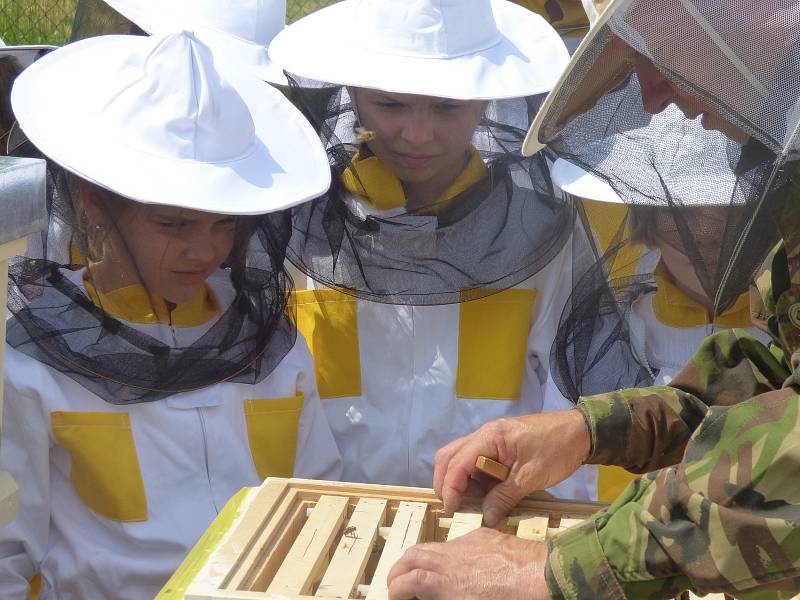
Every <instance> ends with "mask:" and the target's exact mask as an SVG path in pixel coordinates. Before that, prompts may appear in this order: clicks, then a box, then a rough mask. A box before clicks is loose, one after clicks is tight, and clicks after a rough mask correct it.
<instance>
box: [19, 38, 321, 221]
mask: <svg viewBox="0 0 800 600" xmlns="http://www.w3.org/2000/svg"><path fill="white" fill-rule="evenodd" d="M11 102H12V106H13V109H14V112H15V114H16V117H17V119H18V121H19V124H20V126H21V127H22V129H23V131H24V132H25V134H26V135H27V136H28V137H29V138H30V140H31V141H32V142H33V143H34V144H35V145H36V146H37V147H38V148H39V149H40V150H41V151H42V152H43V153H44V154H45V155H47V156H48V157H50V158H51V159H52V160H54V161H55V162H57V163H59V164H61V165H62V166H63V167H65V168H66V169H68V170H70V171H72V172H73V173H75V174H77V175H79V176H80V177H83V178H84V179H87V180H89V181H92V182H94V183H96V184H98V185H100V186H102V187H105V188H107V189H109V190H112V191H113V192H116V193H117V194H120V195H122V196H125V197H127V198H130V199H132V200H136V201H139V202H144V203H155V204H167V205H172V206H180V207H184V208H191V209H196V210H202V211H208V212H215V213H226V214H239V215H247V214H263V213H267V212H271V211H275V210H279V209H283V208H287V207H290V206H293V205H296V204H299V203H301V202H304V201H306V200H309V199H311V198H314V197H316V196H319V195H321V194H323V193H324V192H325V191H326V190H327V188H328V186H329V184H330V168H329V166H328V159H327V156H326V154H325V151H324V149H323V147H322V145H321V143H320V141H319V137H318V136H317V135H316V133H315V132H314V130H313V129H312V128H311V126H310V125H309V124H308V122H307V121H306V120H305V119H304V118H303V116H302V115H301V114H300V112H299V111H298V110H297V109H296V108H294V106H293V105H292V104H291V103H290V102H289V101H288V100H286V98H285V97H284V96H283V94H282V93H281V92H279V91H278V90H276V89H274V88H273V87H272V86H270V85H269V84H268V83H266V82H264V81H260V80H259V79H256V78H255V77H252V76H250V75H249V74H248V73H246V72H244V71H242V70H241V69H239V68H235V67H233V66H230V65H227V64H226V63H225V62H224V61H219V60H217V61H216V62H215V59H214V56H213V54H212V52H211V50H210V49H209V48H208V47H207V46H206V45H205V44H203V43H202V42H200V41H199V40H198V39H197V38H196V37H195V36H194V35H193V34H190V33H186V32H184V33H177V34H169V35H166V36H158V37H157V36H152V37H141V36H103V37H96V38H89V39H86V40H83V41H80V42H76V43H74V44H70V45H68V46H65V47H63V48H60V49H58V50H55V51H53V52H51V53H50V54H48V55H47V56H44V57H43V58H41V59H40V60H38V61H36V62H35V63H34V64H33V65H31V66H30V67H28V68H27V69H26V70H25V71H23V73H22V74H21V75H20V76H19V77H18V78H17V81H16V83H15V85H14V88H13V90H12V94H11Z"/></svg>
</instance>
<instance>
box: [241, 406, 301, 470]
mask: <svg viewBox="0 0 800 600" xmlns="http://www.w3.org/2000/svg"><path fill="white" fill-rule="evenodd" d="M302 410H303V392H298V393H297V395H296V396H295V397H294V398H267V399H263V400H245V402H244V418H245V420H246V421H247V438H248V440H249V441H250V453H251V454H252V455H253V462H254V463H255V465H256V472H258V476H259V477H260V478H261V479H266V478H267V477H291V476H292V473H293V472H294V458H295V452H296V450H297V431H298V429H299V428H300V413H301V412H302Z"/></svg>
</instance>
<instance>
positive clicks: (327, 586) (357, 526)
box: [314, 498, 386, 598]
mask: <svg viewBox="0 0 800 600" xmlns="http://www.w3.org/2000/svg"><path fill="white" fill-rule="evenodd" d="M385 519H386V500H379V499H377V498H361V499H359V501H358V504H357V505H356V508H355V510H354V511H353V516H352V517H350V520H349V521H348V522H347V527H345V534H344V535H343V536H342V538H341V540H340V541H339V545H338V546H337V547H336V552H334V554H333V558H332V559H331V564H330V565H328V569H327V570H326V571H325V575H324V576H323V577H322V581H321V582H320V584H319V588H317V592H316V594H314V595H315V596H317V597H320V598H349V597H350V594H351V593H352V591H353V589H354V588H355V587H356V586H357V585H358V583H359V582H360V581H361V578H362V577H363V576H364V571H365V570H366V568H367V561H368V560H369V557H370V554H372V548H373V546H374V545H375V540H376V539H377V537H378V528H379V527H380V526H381V525H383V522H384V520H385Z"/></svg>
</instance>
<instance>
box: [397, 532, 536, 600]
mask: <svg viewBox="0 0 800 600" xmlns="http://www.w3.org/2000/svg"><path fill="white" fill-rule="evenodd" d="M546 559H547V545H546V544H545V543H542V542H529V541H526V540H521V539H519V538H516V537H513V536H510V535H505V534H502V533H500V532H498V531H495V530H494V529H487V528H485V527H482V528H480V529H478V530H476V531H473V532H471V533H469V534H467V535H465V536H463V537H460V538H458V539H456V540H453V541H452V542H447V543H444V544H436V543H433V544H419V545H417V546H414V547H412V548H409V549H408V550H407V551H406V553H405V554H404V555H403V557H402V558H401V559H400V560H399V561H398V562H397V564H396V565H395V566H394V567H393V568H392V570H391V571H390V572H389V577H388V583H389V598H390V600H405V599H409V600H410V599H411V598H419V599H420V600H491V599H493V598H497V599H501V598H502V600H549V599H550V593H549V592H548V590H547V583H546V582H545V578H544V564H545V560H546Z"/></svg>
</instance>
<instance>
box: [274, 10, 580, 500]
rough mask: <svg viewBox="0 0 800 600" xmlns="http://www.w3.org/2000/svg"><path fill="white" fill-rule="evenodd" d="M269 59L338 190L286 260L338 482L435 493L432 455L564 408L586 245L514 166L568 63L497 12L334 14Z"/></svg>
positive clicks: (559, 206)
mask: <svg viewBox="0 0 800 600" xmlns="http://www.w3.org/2000/svg"><path fill="white" fill-rule="evenodd" d="M478 24H479V25H478ZM270 55H271V56H272V58H273V60H275V61H276V62H277V63H279V64H281V65H282V66H283V67H284V68H285V70H286V72H287V74H288V76H289V79H290V87H291V88H292V90H293V92H294V93H295V99H296V102H297V103H298V105H299V106H300V107H301V108H302V109H303V110H304V111H305V113H306V115H307V116H309V118H310V119H311V120H312V123H313V124H314V126H315V127H316V128H317V130H318V132H319V134H320V136H321V137H322V139H323V141H324V143H325V145H326V147H327V149H328V156H329V159H330V162H331V166H332V171H333V183H332V188H331V191H330V192H329V193H328V194H327V195H325V196H324V197H321V198H319V199H317V200H315V201H314V202H312V203H309V204H308V205H307V206H305V207H299V208H298V210H296V211H294V213H293V226H294V232H293V235H292V240H291V242H290V246H289V251H288V257H289V260H290V261H291V262H292V263H293V264H294V266H295V267H297V269H299V271H300V272H301V273H300V274H299V275H298V276H296V277H294V279H295V283H296V285H297V287H298V288H304V287H305V288H306V289H299V290H298V291H297V292H296V303H297V318H298V326H299V328H300V330H301V331H302V332H303V334H304V335H305V336H306V338H307V339H308V341H309V344H310V346H311V350H312V354H313V355H314V359H315V362H316V367H317V379H318V383H319V386H320V395H321V397H322V399H323V406H324V407H325V409H326V412H327V414H328V417H329V419H330V421H331V425H332V427H333V429H334V435H335V436H336V439H337V443H338V445H339V449H340V451H341V452H342V455H343V460H344V475H343V477H344V479H346V480H349V481H361V482H374V483H386V484H400V485H417V486H430V485H431V481H432V478H433V475H434V473H433V462H434V455H435V453H436V451H437V449H438V448H439V447H441V446H442V445H444V444H446V443H448V442H450V441H451V440H453V439H455V438H457V437H459V436H463V435H465V434H467V433H470V432H471V431H473V430H474V429H476V428H478V427H479V426H481V425H482V424H483V423H485V422H487V421H490V420H492V419H496V418H499V417H503V416H510V415H521V414H528V413H532V412H540V411H543V410H553V409H556V408H561V407H563V406H564V402H566V401H565V399H564V398H560V397H557V398H556V397H554V398H552V399H550V400H549V401H546V399H545V396H544V389H545V381H546V380H547V377H548V372H549V367H548V366H549V355H550V347H551V344H552V341H553V338H554V335H555V328H556V326H557V322H558V317H559V315H560V314H561V309H562V307H563V302H564V301H565V299H566V298H567V297H568V295H569V292H570V289H571V285H572V270H573V265H574V264H575V263H576V262H577V261H578V257H579V256H581V253H582V251H583V249H585V246H584V244H585V243H586V242H587V237H586V235H585V234H584V232H583V231H579V230H577V229H576V228H575V227H576V222H575V218H574V217H575V212H574V208H573V206H572V204H571V203H569V202H565V201H563V200H562V199H560V198H558V197H556V195H555V194H554V193H553V190H552V187H551V185H550V178H549V173H548V164H547V161H546V160H545V158H544V157H543V156H542V155H537V156H535V157H533V158H531V159H524V158H522V156H521V154H520V144H521V142H522V138H523V137H524V133H525V131H524V130H525V127H526V124H527V123H529V121H530V120H531V118H532V116H533V115H534V114H535V112H536V110H537V108H538V105H539V102H540V100H541V98H542V95H543V94H544V93H546V92H547V91H548V90H549V89H550V86H551V85H552V84H553V83H554V81H555V79H556V78H557V76H558V74H559V72H560V70H561V68H562V67H563V66H564V64H565V62H566V60H567V52H566V49H565V47H564V45H563V43H562V42H561V40H560V38H559V36H558V34H557V33H556V32H555V31H554V30H553V29H552V27H550V26H549V25H548V24H547V23H546V22H545V21H544V20H543V19H542V18H541V17H539V16H538V15H535V14H533V13H531V12H530V11H528V10H526V9H524V8H522V7H520V6H517V5H515V4H512V3H511V2H507V1H506V0H446V1H444V2H427V1H422V2H420V1H411V0H391V1H390V0H376V1H374V2H359V1H356V0H345V1H344V2H340V3H338V4H335V5H333V6H330V7H327V8H323V9H321V10H319V11H317V12H316V13H313V14H311V15H310V16H308V17H306V18H304V19H301V20H300V21H298V22H296V23H294V24H292V25H289V26H288V27H287V28H286V29H285V30H284V31H283V32H281V33H279V34H278V35H277V36H276V37H275V39H274V40H273V42H272V44H271V46H270ZM303 282H305V285H303ZM554 443H557V442H556V441H555V440H554ZM591 488H592V482H590V481H586V480H584V479H582V476H581V475H578V476H576V477H575V478H574V479H573V480H571V481H569V482H567V483H565V484H564V485H563V486H562V487H561V488H559V489H557V490H553V491H554V492H555V493H558V494H560V495H563V496H567V497H582V498H586V497H588V496H590V495H592V489H591Z"/></svg>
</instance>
